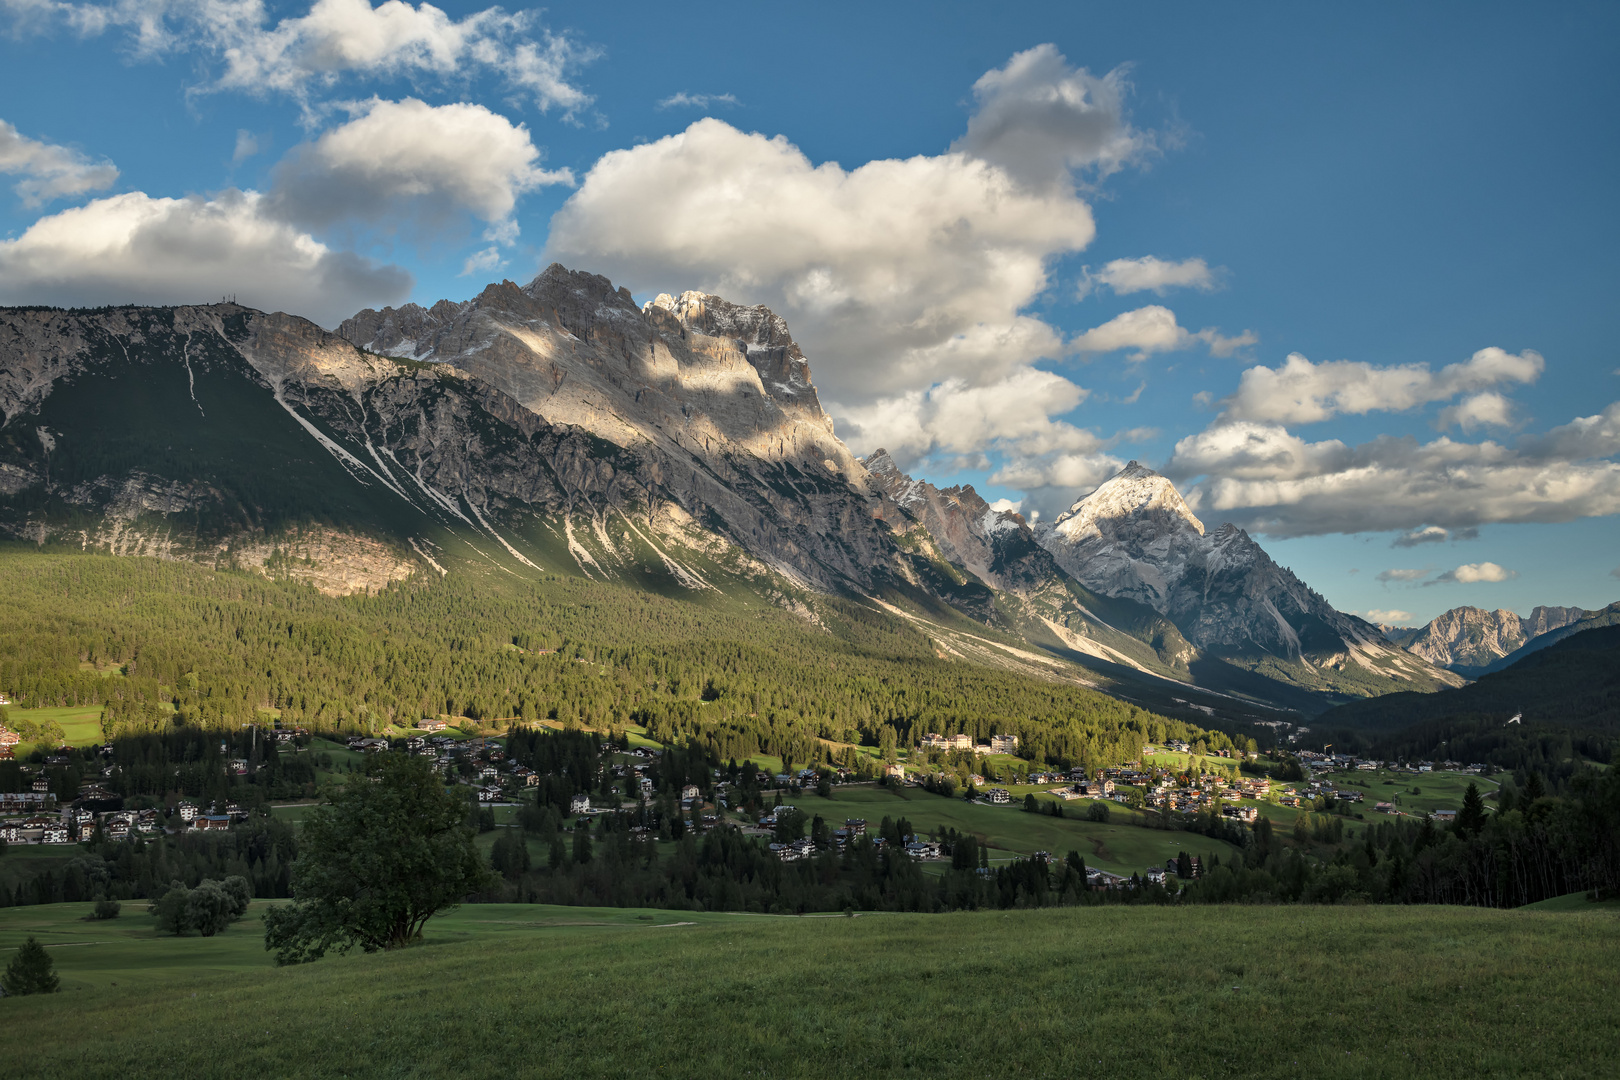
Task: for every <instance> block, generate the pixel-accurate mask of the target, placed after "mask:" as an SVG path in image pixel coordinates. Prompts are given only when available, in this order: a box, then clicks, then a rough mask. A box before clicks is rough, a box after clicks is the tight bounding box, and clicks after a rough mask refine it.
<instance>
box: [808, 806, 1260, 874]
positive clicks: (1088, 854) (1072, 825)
mask: <svg viewBox="0 0 1620 1080" xmlns="http://www.w3.org/2000/svg"><path fill="white" fill-rule="evenodd" d="M783 802H784V803H785V804H787V805H790V806H797V807H799V808H800V809H802V810H803V811H804V812H805V813H806V814H808V815H811V816H814V815H815V814H820V815H821V816H822V817H824V818H826V819H827V820H828V821H830V822H832V823H833V827H834V828H837V827H839V826H841V825H842V824H843V821H844V819H845V818H865V819H866V821H867V827H868V828H870V829H876V827H877V824H878V822H880V821H882V820H883V819H884V818H885V817H890V818H900V817H902V816H903V817H905V818H906V819H907V820H908V821H910V822H911V824H912V827H913V828H914V829H916V830H917V831H919V832H923V833H926V832H928V831H929V830H930V829H944V828H947V827H949V828H954V829H956V830H957V831H959V832H967V833H972V834H973V835H974V836H976V837H978V838H979V840H980V841H981V842H984V843H987V844H988V845H989V846H990V848H991V849H992V850H991V858H992V859H993V860H994V859H997V858H1000V859H1008V858H1011V857H1012V856H1014V855H1029V854H1031V853H1033V852H1035V851H1050V852H1051V853H1052V854H1053V855H1054V856H1056V857H1059V858H1061V857H1063V856H1064V855H1067V854H1068V853H1069V851H1070V850H1071V849H1072V850H1075V851H1078V852H1080V854H1081V855H1083V856H1085V859H1086V862H1087V864H1089V865H1091V866H1096V867H1098V868H1100V869H1103V870H1107V871H1109V872H1110V873H1114V874H1126V875H1129V874H1133V873H1139V872H1140V871H1142V870H1145V869H1147V867H1148V866H1150V865H1153V864H1157V865H1159V866H1163V865H1164V861H1165V860H1166V859H1168V858H1172V857H1174V856H1175V855H1177V854H1178V853H1180V852H1181V851H1182V850H1184V849H1185V850H1188V851H1191V852H1192V853H1193V854H1195V855H1203V854H1212V855H1219V856H1220V857H1221V861H1222V862H1225V861H1226V860H1227V859H1228V857H1230V856H1232V855H1234V854H1235V853H1236V852H1237V849H1236V848H1234V847H1232V846H1231V845H1230V844H1227V843H1226V842H1224V841H1221V840H1211V839H1210V838H1209V837H1206V836H1199V835H1197V834H1195V833H1187V832H1166V831H1161V830H1158V829H1145V828H1141V827H1138V826H1134V825H1129V824H1116V823H1115V822H1110V823H1109V824H1106V825H1102V824H1098V823H1095V822H1091V821H1085V820H1083V819H1082V818H1081V816H1080V815H1081V814H1083V813H1084V811H1085V808H1086V807H1087V806H1088V805H1090V804H1089V802H1087V801H1086V800H1078V801H1075V802H1071V803H1069V804H1068V805H1067V807H1066V808H1065V813H1066V814H1072V815H1073V816H1069V817H1061V818H1057V817H1050V816H1048V815H1046V814H1026V813H1024V811H1023V809H1022V808H1021V806H1020V805H1019V804H1017V803H1015V804H1014V805H1011V806H981V805H978V804H976V803H969V802H966V801H964V800H962V799H947V798H946V797H945V796H943V795H931V794H929V793H928V792H926V791H924V790H922V789H921V788H889V787H877V786H875V785H874V786H871V787H867V786H864V785H858V786H857V785H847V786H842V787H838V788H835V789H833V797H832V798H831V799H823V798H821V797H820V796H819V795H813V794H806V795H797V796H793V797H791V798H786V799H784V800H783ZM1021 802H1022V800H1019V803H1021ZM1109 809H1110V811H1111V812H1114V811H1117V812H1119V813H1118V817H1120V818H1124V817H1126V816H1127V815H1128V812H1126V811H1124V808H1123V807H1119V806H1113V805H1111V806H1110V808H1109ZM998 848H999V849H1000V851H997V850H995V849H998Z"/></svg>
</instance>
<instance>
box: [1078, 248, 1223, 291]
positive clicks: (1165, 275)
mask: <svg viewBox="0 0 1620 1080" xmlns="http://www.w3.org/2000/svg"><path fill="white" fill-rule="evenodd" d="M1216 273H1217V272H1216V271H1214V270H1211V269H1210V268H1209V264H1208V263H1206V262H1205V261H1204V260H1203V259H1183V260H1182V261H1181V262H1165V261H1164V260H1162V259H1156V258H1154V257H1153V256H1152V255H1147V256H1144V257H1143V258H1140V259H1115V260H1113V261H1112V262H1110V263H1108V264H1107V265H1105V266H1104V267H1103V268H1102V269H1101V270H1099V271H1097V273H1095V274H1093V273H1092V272H1091V268H1090V267H1087V268H1086V271H1085V274H1084V276H1083V277H1082V278H1081V280H1080V289H1079V295H1080V296H1081V297H1082V298H1084V297H1086V296H1088V295H1090V293H1091V292H1092V290H1093V289H1096V288H1098V287H1099V286H1103V285H1106V286H1107V287H1108V288H1110V289H1112V290H1113V291H1114V293H1115V295H1118V296H1124V295H1126V294H1127V293H1137V292H1153V293H1155V294H1157V295H1159V296H1163V295H1164V294H1165V293H1167V292H1169V291H1170V290H1171V289H1199V290H1202V291H1203V292H1211V291H1213V290H1214V289H1215V288H1216V287H1217V286H1218V285H1219V284H1220V282H1219V280H1218V279H1217V277H1216Z"/></svg>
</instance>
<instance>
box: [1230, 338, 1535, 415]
mask: <svg viewBox="0 0 1620 1080" xmlns="http://www.w3.org/2000/svg"><path fill="white" fill-rule="evenodd" d="M1544 366H1545V361H1544V360H1542V358H1541V354H1540V353H1536V352H1532V351H1530V350H1529V349H1526V350H1525V351H1524V352H1522V353H1518V354H1514V353H1510V352H1507V351H1505V350H1503V349H1498V348H1487V349H1481V350H1479V351H1478V352H1476V353H1475V354H1474V355H1473V356H1472V357H1470V358H1469V359H1468V360H1466V361H1463V362H1462V363H1457V364H1448V365H1446V366H1445V367H1443V368H1441V369H1440V370H1439V371H1432V370H1430V368H1429V366H1428V365H1427V364H1403V365H1398V366H1391V367H1379V366H1377V365H1375V364H1368V363H1364V362H1361V361H1354V360H1330V361H1326V362H1324V363H1320V364H1313V363H1312V362H1311V361H1309V360H1307V359H1306V358H1305V357H1303V356H1301V355H1300V354H1299V353H1290V354H1289V356H1288V359H1287V360H1285V361H1284V362H1283V365H1282V366H1281V367H1278V368H1268V367H1264V366H1260V365H1257V366H1255V367H1252V368H1249V369H1248V370H1247V371H1245V372H1244V373H1243V375H1242V378H1241V379H1240V380H1239V382H1238V389H1237V392H1236V393H1234V394H1233V395H1232V396H1231V397H1229V398H1227V399H1226V400H1225V401H1224V402H1223V404H1224V406H1225V409H1226V416H1228V417H1229V418H1231V419H1234V420H1265V421H1276V422H1278V423H1283V424H1308V423H1315V422H1317V421H1320V420H1327V419H1329V418H1331V417H1334V416H1337V415H1340V414H1346V413H1347V414H1351V415H1361V414H1364V413H1369V412H1403V411H1405V410H1407V409H1412V408H1416V407H1417V406H1419V405H1425V404H1428V403H1430V402H1435V401H1449V400H1450V399H1452V398H1454V397H1457V396H1458V395H1459V394H1468V393H1477V392H1478V391H1481V390H1485V389H1487V388H1489V387H1492V386H1496V385H1498V384H1500V383H1507V382H1517V383H1530V382H1534V381H1535V380H1536V378H1537V377H1538V376H1539V375H1540V374H1541V370H1542V368H1543V367H1544ZM1504 404H1505V402H1504ZM1491 408H1492V406H1491V404H1490V403H1488V402H1484V401H1480V402H1479V404H1478V405H1477V406H1476V409H1477V412H1476V413H1469V412H1467V411H1466V410H1464V411H1463V412H1460V413H1458V415H1457V418H1456V419H1455V420H1454V421H1453V422H1455V423H1461V422H1462V421H1463V419H1464V418H1471V420H1472V422H1476V423H1477V422H1490V421H1489V420H1486V419H1484V418H1485V417H1488V416H1490V415H1491Z"/></svg>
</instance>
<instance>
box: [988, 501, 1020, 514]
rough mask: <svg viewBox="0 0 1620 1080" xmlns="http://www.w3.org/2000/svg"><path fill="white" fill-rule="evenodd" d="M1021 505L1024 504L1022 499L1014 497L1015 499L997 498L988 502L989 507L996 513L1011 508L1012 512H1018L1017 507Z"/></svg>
mask: <svg viewBox="0 0 1620 1080" xmlns="http://www.w3.org/2000/svg"><path fill="white" fill-rule="evenodd" d="M1023 505H1024V500H1023V499H1016V500H1015V499H997V500H996V501H995V502H993V503H991V504H990V509H992V510H994V511H996V512H997V513H1000V512H1002V511H1004V510H1011V511H1012V512H1013V513H1015V514H1016V513H1018V508H1019V507H1021V506H1023Z"/></svg>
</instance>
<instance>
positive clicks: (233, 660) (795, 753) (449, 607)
mask: <svg viewBox="0 0 1620 1080" xmlns="http://www.w3.org/2000/svg"><path fill="white" fill-rule="evenodd" d="M0 570H3V574H4V578H5V580H6V581H7V583H8V590H9V595H8V597H7V603H6V604H5V605H3V606H0V688H3V689H4V690H6V691H7V692H9V693H10V694H12V695H13V699H14V701H15V703H16V704H17V705H18V706H20V707H23V708H31V707H42V706H58V705H75V704H94V703H104V704H105V706H106V712H105V728H106V734H107V735H108V736H115V735H133V734H140V733H145V732H150V731H153V730H161V729H164V728H167V727H168V726H169V725H171V724H174V723H178V724H180V725H191V726H199V727H203V728H210V729H220V728H233V727H239V726H241V725H244V724H248V723H253V722H261V723H262V722H268V721H269V719H270V718H271V717H272V716H279V720H280V722H281V723H282V724H284V725H302V726H307V727H310V728H312V729H316V730H327V731H338V732H372V731H378V730H381V729H382V728H384V727H386V726H388V725H390V724H393V723H397V722H403V723H405V724H411V723H414V722H415V721H416V720H418V719H420V718H421V717H422V716H432V715H441V714H443V715H450V716H465V717H468V718H471V719H473V720H478V721H482V722H485V723H495V722H497V721H510V720H514V719H515V720H537V719H542V718H548V717H550V718H555V719H559V720H563V721H565V722H566V721H569V720H577V721H579V722H581V723H584V724H586V725H589V726H598V727H612V726H615V725H622V724H626V723H631V722H635V723H640V724H645V725H647V726H648V727H649V728H650V729H651V730H653V731H656V732H657V733H658V734H659V735H660V736H662V737H664V738H666V739H669V740H671V741H687V740H696V741H698V742H700V743H702V744H704V745H706V746H708V747H710V748H711V749H713V750H714V751H715V752H716V753H718V754H720V755H721V756H722V757H725V758H730V757H738V756H747V755H750V754H753V753H759V752H764V753H771V754H781V755H784V756H787V757H790V758H793V759H794V760H798V761H806V760H809V759H810V758H811V756H812V755H813V754H817V747H818V745H819V744H818V743H817V742H816V740H817V739H818V738H819V739H822V740H828V741H829V742H833V743H865V744H867V745H873V746H876V745H879V744H880V743H881V742H882V741H883V735H884V730H885V729H886V728H887V729H891V730H892V737H893V739H894V741H895V742H896V743H898V744H899V745H901V746H905V745H909V744H913V743H915V742H916V741H917V740H918V739H919V738H920V737H921V735H922V734H923V733H925V732H928V731H939V732H956V731H966V732H970V733H972V734H975V735H978V736H985V737H987V736H988V735H989V734H990V733H991V732H992V731H999V732H1012V733H1017V734H1018V735H1019V736H1020V737H1021V739H1022V740H1023V743H1022V746H1023V747H1024V748H1025V749H1026V754H1027V756H1030V757H1032V758H1033V759H1034V760H1037V761H1039V760H1043V759H1046V760H1051V761H1053V762H1078V761H1081V760H1084V761H1087V762H1090V763H1093V764H1095V765H1104V764H1111V763H1114V762H1117V761H1120V760H1124V759H1126V758H1129V757H1131V756H1134V755H1135V754H1136V753H1137V752H1138V751H1139V749H1140V747H1141V744H1142V743H1143V742H1144V741H1148V740H1154V741H1156V740H1160V739H1163V738H1167V737H1175V736H1181V737H1197V736H1198V735H1199V734H1202V733H1201V732H1199V731H1198V730H1197V729H1196V728H1193V727H1189V726H1187V725H1184V724H1181V723H1180V722H1178V721H1175V720H1169V719H1166V718H1164V717H1162V716H1158V715H1155V714H1153V713H1150V712H1148V711H1145V710H1143V709H1140V708H1138V707H1136V706H1133V705H1130V704H1127V703H1124V702H1121V701H1119V700H1117V699H1115V698H1111V697H1109V696H1107V695H1105V694H1102V693H1099V692H1096V691H1093V690H1090V689H1087V688H1085V687H1081V686H1076V685H1074V684H1072V683H1064V682H1058V681H1044V680H1039V679H1032V678H1029V677H1027V676H1020V675H1017V674H1014V673H1011V672H1004V671H999V670H995V669H990V668H985V667H980V666H977V665H973V664H968V663H963V662H960V661H947V660H943V659H939V658H938V657H937V656H936V655H935V650H934V647H933V645H932V643H931V642H930V641H929V639H928V638H927V637H926V636H925V635H924V634H923V633H921V632H919V631H918V630H917V629H915V628H914V627H913V626H912V625H911V624H909V623H907V622H905V621H903V620H900V619H897V618H892V617H890V616H888V615H886V614H884V613H882V612H878V611H874V610H872V609H871V608H867V607H863V606H861V605H859V604H857V603H854V602H851V601H843V600H837V599H830V598H829V599H826V600H824V601H822V602H820V603H819V604H818V607H817V609H816V611H815V613H814V616H813V617H814V619H815V620H816V621H815V622H809V621H806V620H805V619H803V618H800V617H798V616H795V615H793V614H789V613H787V612H784V611H781V610H778V609H775V608H764V609H763V610H762V609H761V605H759V604H758V603H755V604H753V606H749V605H748V604H747V603H746V602H744V601H740V600H733V599H728V598H726V597H723V596H721V597H713V598H711V599H708V600H707V601H706V602H694V601H689V600H673V599H668V598H665V597H661V596H659V595H657V594H654V593H649V592H645V591H642V590H639V589H635V588H632V587H621V586H617V585H611V584H602V583H597V582H590V581H586V580H583V579H579V578H569V577H560V576H546V577H544V578H543V579H542V580H539V581H532V582H531V581H525V580H522V579H519V578H517V577H515V576H513V575H504V576H494V577H485V578H479V577H475V576H473V575H465V574H464V575H452V576H450V577H448V578H444V579H433V580H427V581H423V580H421V579H420V578H416V579H412V580H411V581H409V582H406V583H401V584H397V585H394V586H391V587H389V588H387V589H384V590H381V591H379V592H376V593H374V594H372V595H355V596H348V597H328V596H323V595H321V594H320V593H318V592H316V591H315V590H313V589H311V588H309V587H307V586H302V585H295V584H287V583H282V582H276V581H267V580H264V579H263V578H261V577H258V576H255V575H249V574H245V573H232V572H219V571H212V570H207V569H203V568H199V567H196V566H194V565H190V564H186V563H177V562H161V561H157V560H150V559H117V558H112V557H105V556H99V555H83V554H68V555H53V554H38V553H34V552H31V551H27V550H23V549H21V548H12V549H9V550H6V551H3V552H0ZM272 710H273V711H272ZM503 726H504V725H503ZM1209 738H1210V740H1211V742H1212V744H1214V743H1215V742H1220V743H1221V744H1222V745H1224V736H1220V735H1211V736H1209ZM817 756H819V754H817Z"/></svg>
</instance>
